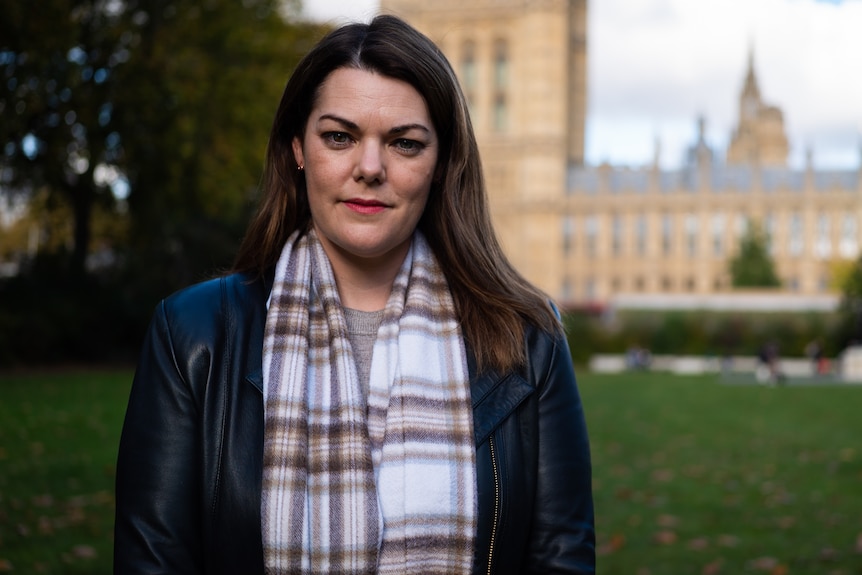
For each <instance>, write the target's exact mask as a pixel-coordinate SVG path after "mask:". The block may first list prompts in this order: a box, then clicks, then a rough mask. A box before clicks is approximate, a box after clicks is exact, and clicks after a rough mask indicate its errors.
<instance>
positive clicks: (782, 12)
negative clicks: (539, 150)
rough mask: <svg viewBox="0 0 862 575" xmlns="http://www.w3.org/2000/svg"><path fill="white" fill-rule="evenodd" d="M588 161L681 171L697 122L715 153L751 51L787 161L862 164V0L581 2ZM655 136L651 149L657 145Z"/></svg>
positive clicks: (353, 8) (319, 10) (347, 2)
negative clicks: (585, 24)
mask: <svg viewBox="0 0 862 575" xmlns="http://www.w3.org/2000/svg"><path fill="white" fill-rule="evenodd" d="M378 7H379V2H378V0H304V11H305V13H306V15H307V16H308V17H310V18H313V19H317V20H324V21H331V22H336V23H338V22H344V21H350V20H360V21H367V20H368V19H370V18H371V17H372V16H373V15H374V14H375V13H376V11H377V9H378ZM588 14H589V15H588V18H589V29H588V38H587V46H588V48H587V50H588V54H589V56H588V71H587V74H588V86H589V88H588V89H589V92H588V102H587V133H586V161H587V163H588V164H592V165H595V164H599V163H601V162H609V163H610V164H613V165H618V166H623V165H624V166H631V167H638V166H644V165H648V164H651V163H652V161H653V158H654V157H655V154H656V149H658V150H659V163H660V164H661V166H662V167H663V168H665V169H673V168H676V167H679V166H680V164H681V162H682V158H683V156H684V154H685V150H686V148H687V147H688V146H689V145H691V144H692V143H693V142H694V140H695V138H696V136H697V119H698V117H700V116H702V117H703V118H704V120H705V126H706V128H705V135H706V140H707V143H708V144H710V145H711V146H712V147H713V148H714V149H715V150H716V152H717V153H718V155H719V157H721V158H723V157H724V153H725V150H726V148H727V145H728V142H729V141H730V137H731V133H732V131H733V129H734V127H735V125H736V123H737V108H738V102H739V93H740V91H741V90H742V84H743V80H744V78H745V73H746V70H747V67H748V58H749V54H752V55H753V61H754V70H755V73H756V75H757V79H758V83H759V87H760V93H761V96H762V98H763V100H764V101H765V103H767V104H770V105H774V106H778V107H779V108H780V109H781V110H782V112H783V113H784V127H785V131H786V133H787V137H788V140H789V143H790V157H789V163H790V165H791V166H792V167H794V168H801V167H803V166H804V165H805V161H806V155H807V153H808V152H810V154H811V157H812V161H813V163H814V166H815V167H816V168H818V169H855V168H858V167H859V166H860V163H862V33H860V30H862V0H589V3H588ZM657 144H658V146H657Z"/></svg>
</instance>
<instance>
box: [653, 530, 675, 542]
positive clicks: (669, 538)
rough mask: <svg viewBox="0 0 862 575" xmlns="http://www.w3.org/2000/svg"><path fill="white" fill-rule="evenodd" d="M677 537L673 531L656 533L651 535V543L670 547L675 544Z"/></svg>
mask: <svg viewBox="0 0 862 575" xmlns="http://www.w3.org/2000/svg"><path fill="white" fill-rule="evenodd" d="M676 540H677V535H676V533H674V532H673V531H668V530H664V531H658V532H656V533H655V535H653V541H655V542H656V543H658V544H659V545H672V544H673V543H676Z"/></svg>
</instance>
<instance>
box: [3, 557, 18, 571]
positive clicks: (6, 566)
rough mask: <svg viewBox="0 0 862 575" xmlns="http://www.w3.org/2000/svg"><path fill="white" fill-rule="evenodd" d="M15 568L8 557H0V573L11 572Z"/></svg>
mask: <svg viewBox="0 0 862 575" xmlns="http://www.w3.org/2000/svg"><path fill="white" fill-rule="evenodd" d="M14 569H15V568H14V567H12V562H11V561H9V560H8V559H0V573H9V572H10V571H13V570H14Z"/></svg>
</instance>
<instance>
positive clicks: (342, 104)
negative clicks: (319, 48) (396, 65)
mask: <svg viewBox="0 0 862 575" xmlns="http://www.w3.org/2000/svg"><path fill="white" fill-rule="evenodd" d="M313 110H315V111H317V112H321V113H327V112H334V111H341V112H342V113H351V114H363V113H367V112H377V113H378V114H383V113H386V114H396V115H407V116H410V115H412V116H416V117H414V118H413V119H414V120H418V119H425V120H427V121H429V122H430V113H429V110H428V104H427V102H426V101H425V98H424V97H423V96H422V95H421V94H420V93H419V91H418V90H416V89H415V88H414V87H413V86H412V85H410V84H409V83H407V82H405V81H403V80H398V79H396V78H392V77H389V76H384V75H382V74H379V73H377V72H372V71H369V70H362V69H356V68H338V69H336V70H334V71H333V72H331V73H330V74H329V76H327V77H326V79H325V80H324V81H323V83H322V84H321V85H320V88H319V89H318V91H317V94H316V97H315V101H314V104H313Z"/></svg>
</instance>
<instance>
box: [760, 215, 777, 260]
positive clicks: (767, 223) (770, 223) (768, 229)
mask: <svg viewBox="0 0 862 575" xmlns="http://www.w3.org/2000/svg"><path fill="white" fill-rule="evenodd" d="M763 231H764V233H765V234H766V250H767V251H768V252H769V254H770V255H773V256H774V255H775V242H773V241H772V238H774V237H775V216H774V215H772V214H771V213H770V214H766V217H765V218H763Z"/></svg>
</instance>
